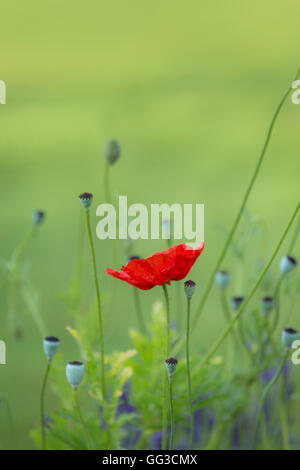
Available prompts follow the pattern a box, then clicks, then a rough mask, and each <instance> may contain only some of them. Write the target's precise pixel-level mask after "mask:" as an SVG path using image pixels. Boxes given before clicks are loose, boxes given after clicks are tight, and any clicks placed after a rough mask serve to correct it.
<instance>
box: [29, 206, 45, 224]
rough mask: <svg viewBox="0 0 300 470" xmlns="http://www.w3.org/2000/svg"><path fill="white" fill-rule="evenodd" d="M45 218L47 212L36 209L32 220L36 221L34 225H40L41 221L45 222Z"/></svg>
mask: <svg viewBox="0 0 300 470" xmlns="http://www.w3.org/2000/svg"><path fill="white" fill-rule="evenodd" d="M44 218H45V212H43V211H40V210H38V211H34V212H33V214H32V222H33V223H34V225H39V224H40V223H41V222H43V220H44Z"/></svg>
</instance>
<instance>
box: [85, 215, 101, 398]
mask: <svg viewBox="0 0 300 470" xmlns="http://www.w3.org/2000/svg"><path fill="white" fill-rule="evenodd" d="M86 225H87V231H88V235H89V241H90V247H91V254H92V264H93V271H94V282H95V290H96V297H97V307H98V324H99V346H100V361H101V388H102V396H103V400H105V401H106V387H105V373H104V344H103V322H102V310H101V299H100V289H99V283H98V274H97V266H96V256H95V248H94V242H93V237H92V230H91V222H90V211H89V209H87V210H86Z"/></svg>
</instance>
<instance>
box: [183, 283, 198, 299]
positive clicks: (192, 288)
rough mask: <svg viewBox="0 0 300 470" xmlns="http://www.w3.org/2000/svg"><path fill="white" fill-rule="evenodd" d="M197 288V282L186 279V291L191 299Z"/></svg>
mask: <svg viewBox="0 0 300 470" xmlns="http://www.w3.org/2000/svg"><path fill="white" fill-rule="evenodd" d="M195 290H196V283H195V282H194V281H191V280H189V281H185V283H184V292H185V295H186V296H187V298H188V299H189V300H190V299H191V298H192V297H193V295H194V293H195Z"/></svg>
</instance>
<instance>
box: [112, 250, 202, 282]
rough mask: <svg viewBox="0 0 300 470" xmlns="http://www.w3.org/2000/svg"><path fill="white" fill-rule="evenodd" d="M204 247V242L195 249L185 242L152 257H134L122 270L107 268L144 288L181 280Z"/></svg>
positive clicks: (113, 273) (122, 278) (124, 279)
mask: <svg viewBox="0 0 300 470" xmlns="http://www.w3.org/2000/svg"><path fill="white" fill-rule="evenodd" d="M203 249H204V242H202V243H201V245H200V246H199V247H198V248H196V249H195V250H194V249H193V248H191V247H190V246H188V245H185V244H184V243H181V244H180V245H176V246H173V247H172V248H169V249H168V250H165V251H161V252H159V253H154V255H152V256H150V258H146V259H133V260H131V261H129V263H128V264H127V266H122V268H121V271H115V270H114V269H107V270H106V272H107V274H110V275H111V276H113V277H116V278H118V279H121V280H122V281H126V282H128V283H129V284H131V285H133V286H135V287H138V288H139V289H142V290H148V289H152V287H154V286H163V285H164V284H170V282H171V281H180V280H181V279H183V278H185V277H186V276H187V274H188V273H189V272H190V270H191V268H192V266H193V265H194V263H195V262H196V260H197V258H198V256H199V255H200V254H201V253H202V251H203Z"/></svg>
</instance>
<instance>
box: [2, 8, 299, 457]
mask: <svg viewBox="0 0 300 470" xmlns="http://www.w3.org/2000/svg"><path fill="white" fill-rule="evenodd" d="M299 13H300V7H299V3H298V2H297V1H292V0H284V1H283V0H280V1H277V2H275V3H274V2H273V1H263V2H262V1H261V0H260V1H258V0H252V1H251V2H250V1H249V0H247V1H243V2H241V1H238V0H236V1H233V0H227V1H221V0H218V1H215V2H204V1H199V0H188V1H187V2H185V3H183V2H180V1H178V0H172V1H171V0H164V1H163V2H161V1H160V2H158V1H154V2H146V1H141V0H127V1H124V0H113V1H111V2H104V1H100V2H99V1H96V0H93V1H91V0H86V1H85V2H79V1H72V2H70V1H64V2H61V1H57V0H51V1H49V0H45V1H43V2H42V3H41V2H38V1H36V0H27V1H26V2H17V1H16V0H12V1H10V2H5V3H3V4H2V5H1V18H2V21H1V29H0V43H1V61H0V65H1V67H0V71H1V76H0V79H1V80H5V82H6V84H7V104H6V105H5V106H0V113H1V126H0V135H1V146H0V150H1V167H0V170H1V172H0V175H1V198H0V211H1V249H0V254H1V257H3V258H8V257H9V256H10V254H11V252H12V250H13V248H14V247H15V246H16V245H17V243H19V242H20V241H21V240H22V239H23V237H24V236H25V234H26V232H27V231H28V229H29V227H30V224H31V212H32V210H34V209H37V208H42V209H44V210H45V211H46V212H47V220H46V221H45V223H44V225H43V226H42V227H41V230H40V233H39V235H38V237H37V238H36V239H35V240H34V242H33V243H32V244H31V246H30V249H29V250H28V252H27V257H29V258H30V259H31V264H32V272H31V278H32V280H33V282H34V284H35V287H36V288H37V289H38V291H39V294H40V305H41V312H42V315H43V317H44V319H45V322H46V324H47V327H48V330H49V334H55V335H57V336H59V337H60V338H61V340H62V350H63V353H64V355H65V358H66V361H67V360H72V359H74V354H75V352H76V351H77V350H76V348H75V346H74V342H73V340H72V338H71V337H70V336H69V334H68V333H67V332H66V330H65V326H66V325H72V322H73V319H72V318H71V317H69V316H68V315H67V314H66V309H65V307H64V305H63V304H62V302H61V301H60V300H59V293H61V292H62V291H64V290H65V289H66V288H67V287H68V284H69V280H70V277H71V276H72V273H73V270H74V266H75V259H74V257H75V253H76V241H77V228H78V218H79V212H80V209H79V203H78V199H77V196H78V194H79V193H80V192H82V191H91V192H93V193H94V194H95V202H96V203H100V202H101V201H102V198H103V168H104V161H103V152H102V148H103V144H104V142H105V140H106V139H107V138H108V137H111V136H115V137H117V138H118V139H119V140H120V142H121V145H122V158H121V159H120V161H119V162H118V163H117V164H116V165H115V166H114V167H113V168H112V172H111V177H112V187H113V191H116V192H118V193H119V194H126V195H128V197H129V200H130V201H131V202H143V203H147V204H148V203H151V202H169V203H171V202H180V203H191V202H203V203H204V204H205V224H206V225H205V240H206V249H205V253H204V254H203V256H202V257H201V260H199V262H198V263H197V266H196V267H195V268H194V270H193V278H194V279H195V280H196V281H198V284H199V286H200V287H199V292H198V297H199V296H200V289H201V288H203V287H202V286H203V284H204V283H205V281H206V279H207V275H208V274H207V273H210V270H211V266H212V263H213V262H214V260H215V259H216V256H217V254H218V253H219V251H220V247H221V243H222V236H221V235H220V233H218V231H216V230H215V225H216V224H224V225H225V226H226V227H229V226H230V224H231V223H232V221H233V218H234V216H235V214H236V212H237V209H238V206H239V204H240V198H241V195H242V193H243V192H244V190H245V188H246V185H247V183H248V181H249V178H250V175H251V173H252V171H253V169H254V166H255V163H256V161H257V158H258V154H259V152H260V149H261V147H262V144H263V140H264V137H265V134H266V130H267V126H268V125H269V121H270V118H271V116H272V113H273V111H274V109H275V107H276V105H277V103H278V101H279V99H280V97H281V95H282V94H283V92H284V91H285V89H286V87H287V86H288V85H289V83H290V82H291V80H292V79H293V76H294V74H295V73H296V69H297V67H298V66H299V58H300V57H299ZM299 113H300V107H297V106H296V105H293V104H292V103H291V100H289V101H288V102H287V103H286V104H285V106H284V109H283V111H282V114H281V115H280V118H279V120H278V123H277V125H276V129H275V132H274V136H273V138H272V141H271V144H270V147H269V149H268V153H267V156H266V160H265V163H264V165H263V168H262V171H261V173H260V176H259V179H258V181H257V183H256V186H255V189H254V192H253V194H252V195H251V198H250V201H249V205H248V208H249V209H250V211H251V213H253V214H255V215H258V216H259V217H263V218H264V219H265V220H266V222H267V224H268V227H269V236H270V249H272V247H273V246H274V243H275V242H276V240H277V239H278V237H279V236H280V234H281V232H282V230H283V227H284V225H285V224H286V222H287V219H288V217H289V215H290V213H291V211H292V210H293V208H294V206H295V203H296V201H297V200H298V198H299V172H300V159H299ZM95 206H96V204H95V205H94V207H95ZM94 215H95V214H94V212H93V219H94ZM164 247H165V244H164V242H160V243H158V242H155V243H154V242H142V243H141V242H139V243H138V244H137V247H136V249H135V251H137V252H139V253H140V254H142V255H144V256H147V255H149V254H151V253H152V251H153V250H154V249H155V250H156V249H164ZM96 250H97V258H98V266H99V270H100V277H101V283H102V288H103V290H106V288H107V287H108V285H109V280H108V279H107V276H106V275H105V268H106V267H107V266H113V262H112V245H109V244H108V245H106V244H105V242H100V241H97V244H96ZM87 261H88V262H89V257H88V252H87ZM120 262H121V261H120ZM226 266H227V267H228V266H229V267H231V268H232V269H233V268H234V267H233V266H231V261H230V257H229V258H228V260H227V263H226ZM91 282H92V277H91V273H90V271H89V270H87V272H86V286H85V295H86V299H89V298H91V299H93V297H90V296H93V295H94V293H93V290H92V285H91ZM237 282H238V281H237ZM113 285H114V288H115V289H116V290H115V293H116V292H117V289H118V296H115V297H116V299H115V306H114V311H113V312H110V313H109V315H108V312H106V316H105V340H106V348H107V350H112V349H114V348H118V349H120V348H126V347H128V346H129V345H130V342H129V339H128V336H127V334H126V331H127V328H128V327H130V326H133V325H134V324H135V314H134V310H133V308H132V307H133V306H132V297H131V294H132V292H131V290H130V289H129V287H128V286H127V285H123V284H122V283H121V282H118V281H115V283H114V284H113ZM233 290H234V288H233ZM236 293H238V292H236ZM160 296H161V292H160V290H159V289H154V290H152V291H150V292H148V293H145V295H144V297H143V299H144V300H145V306H147V309H148V308H150V305H151V303H152V302H153V301H154V300H155V299H158V298H160ZM215 305H216V300H214V296H212V297H211V299H210V302H209V303H208V305H207V308H206V311H205V313H204V314H203V317H202V323H201V322H200V323H199V335H198V337H197V336H196V335H195V336H194V340H195V343H200V342H201V344H202V343H203V344H204V345H205V344H209V342H210V341H211V340H212V339H213V338H215V336H216V334H217V332H218V331H219V330H220V329H221V328H222V327H223V325H224V322H223V318H222V316H221V313H218V310H217V309H216V308H215ZM0 306H1V317H0V327H1V328H0V338H1V339H4V340H5V341H6V343H7V365H6V366H0V392H1V393H5V394H6V395H7V396H8V397H9V399H10V402H11V406H12V410H13V414H14V419H15V425H16V428H17V435H18V445H19V446H20V447H23V448H24V447H25V448H30V447H33V443H32V441H31V439H30V437H29V429H30V428H31V427H32V426H33V425H36V424H37V423H38V419H39V408H38V397H39V392H40V386H41V376H42V373H43V371H44V367H45V358H44V355H43V353H42V349H41V340H40V336H39V332H38V330H37V329H36V327H35V325H34V323H33V322H32V320H31V318H30V316H28V315H26V311H24V312H20V313H21V314H22V317H23V318H24V336H23V339H22V340H21V341H19V342H16V341H14V340H13V339H12V338H11V337H10V336H9V333H8V330H7V326H6V322H5V313H6V299H5V290H1V298H0ZM298 323H299V322H298ZM294 326H297V325H294ZM298 326H300V325H299V324H298ZM204 328H205V335H204V334H203V329H204ZM49 395H50V396H49ZM51 400H52V406H55V400H54V399H53V397H52V398H51V394H48V397H47V403H51ZM49 406H50V405H49ZM0 446H1V447H2V448H7V447H8V446H9V441H8V433H7V424H6V422H5V420H4V418H2V420H1V421H0Z"/></svg>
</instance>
